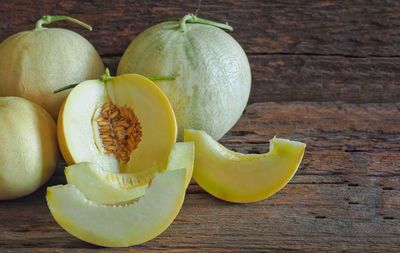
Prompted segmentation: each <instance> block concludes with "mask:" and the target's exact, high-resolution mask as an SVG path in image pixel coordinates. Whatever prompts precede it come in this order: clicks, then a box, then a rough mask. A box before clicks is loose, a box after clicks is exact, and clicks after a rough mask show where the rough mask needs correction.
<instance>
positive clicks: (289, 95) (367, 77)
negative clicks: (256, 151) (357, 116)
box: [103, 55, 400, 104]
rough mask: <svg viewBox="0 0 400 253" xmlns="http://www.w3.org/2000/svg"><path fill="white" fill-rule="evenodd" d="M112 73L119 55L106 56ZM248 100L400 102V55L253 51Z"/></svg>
mask: <svg viewBox="0 0 400 253" xmlns="http://www.w3.org/2000/svg"><path fill="white" fill-rule="evenodd" d="M103 59H104V62H105V64H106V65H107V66H109V67H110V68H111V70H112V72H113V73H116V68H117V65H118V62H119V59H120V57H117V56H115V57H103ZM249 61H250V63H251V71H252V90H251V95H250V101H249V103H250V104H251V103H255V102H267V101H268V102H269V101H278V102H279V101H293V100H296V101H345V102H352V103H374V102H398V101H399V99H400V64H399V61H400V58H390V57H389V58H388V57H386V58H385V57H377V58H374V57H370V58H349V57H340V56H304V55H303V56H299V55H250V56H249Z"/></svg>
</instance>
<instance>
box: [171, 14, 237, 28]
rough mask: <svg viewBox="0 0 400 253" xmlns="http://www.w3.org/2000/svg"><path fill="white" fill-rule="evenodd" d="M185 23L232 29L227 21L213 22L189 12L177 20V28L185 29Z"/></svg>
mask: <svg viewBox="0 0 400 253" xmlns="http://www.w3.org/2000/svg"><path fill="white" fill-rule="evenodd" d="M186 23H191V24H203V25H211V26H215V27H218V28H221V29H225V30H228V31H233V27H232V26H230V25H229V24H228V23H227V22H226V23H220V22H215V21H211V20H208V19H203V18H199V17H197V16H196V15H194V14H191V13H189V14H187V15H185V16H184V17H183V18H181V20H179V28H180V30H181V31H182V32H185V31H186Z"/></svg>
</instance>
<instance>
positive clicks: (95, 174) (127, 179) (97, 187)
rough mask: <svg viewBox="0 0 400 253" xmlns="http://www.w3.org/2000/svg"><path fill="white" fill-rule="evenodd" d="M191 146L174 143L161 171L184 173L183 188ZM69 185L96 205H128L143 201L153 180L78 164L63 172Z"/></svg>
mask: <svg viewBox="0 0 400 253" xmlns="http://www.w3.org/2000/svg"><path fill="white" fill-rule="evenodd" d="M193 163H194V145H193V143H191V142H180V143H176V144H175V145H174V146H173V148H172V151H171V154H170V155H169V162H168V166H167V167H166V168H164V169H162V170H176V169H185V170H186V179H185V183H186V187H187V186H188V185H189V182H190V179H191V177H192V173H193ZM65 176H66V178H67V182H68V184H73V185H75V186H76V187H77V188H78V189H79V191H81V192H82V193H83V195H85V197H86V198H88V199H89V200H91V201H94V202H96V203H99V204H118V203H128V202H131V201H132V200H134V199H136V198H139V197H142V196H143V195H144V194H145V191H146V188H147V187H148V184H149V182H150V180H151V178H152V177H150V176H145V175H141V174H140V173H115V172H110V171H106V170H104V169H102V168H101V167H100V166H99V165H98V164H95V163H88V162H83V163H77V164H75V165H71V166H69V167H67V168H66V169H65Z"/></svg>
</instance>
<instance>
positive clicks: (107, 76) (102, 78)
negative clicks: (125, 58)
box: [53, 68, 175, 94]
mask: <svg viewBox="0 0 400 253" xmlns="http://www.w3.org/2000/svg"><path fill="white" fill-rule="evenodd" d="M146 77H147V78H148V79H150V80H152V81H173V80H175V77H174V76H146ZM111 78H112V76H111V75H110V70H109V69H108V68H106V69H105V70H104V74H102V75H101V76H100V77H99V80H100V81H102V82H104V83H105V82H107V81H108V80H110V79H111ZM78 84H79V83H74V84H70V85H67V86H64V87H62V88H59V89H57V90H55V91H54V92H53V93H54V94H56V93H59V92H61V91H65V90H69V89H72V88H75V86H77V85H78Z"/></svg>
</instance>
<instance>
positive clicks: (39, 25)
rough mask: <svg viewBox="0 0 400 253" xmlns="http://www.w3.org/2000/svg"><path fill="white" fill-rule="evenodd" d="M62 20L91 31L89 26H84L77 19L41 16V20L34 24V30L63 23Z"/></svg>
mask: <svg viewBox="0 0 400 253" xmlns="http://www.w3.org/2000/svg"><path fill="white" fill-rule="evenodd" d="M63 20H67V21H70V22H72V23H75V24H78V25H80V26H82V27H84V28H86V29H88V30H90V31H92V27H91V26H90V25H88V24H86V23H84V22H82V21H80V20H78V19H75V18H72V17H69V16H49V15H46V16H43V17H42V18H41V19H39V20H38V21H37V22H36V25H35V28H36V29H41V28H43V25H48V24H51V23H53V22H57V21H63Z"/></svg>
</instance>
